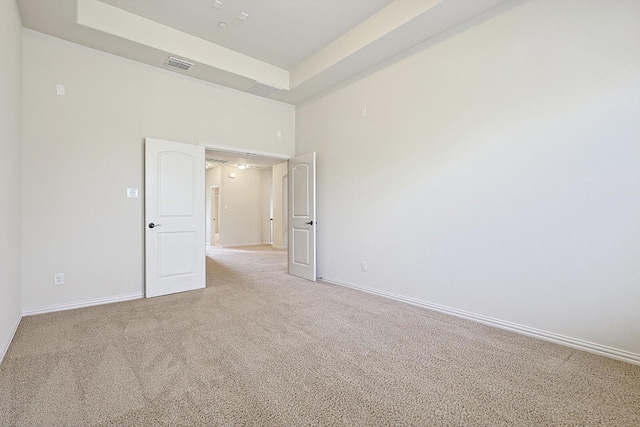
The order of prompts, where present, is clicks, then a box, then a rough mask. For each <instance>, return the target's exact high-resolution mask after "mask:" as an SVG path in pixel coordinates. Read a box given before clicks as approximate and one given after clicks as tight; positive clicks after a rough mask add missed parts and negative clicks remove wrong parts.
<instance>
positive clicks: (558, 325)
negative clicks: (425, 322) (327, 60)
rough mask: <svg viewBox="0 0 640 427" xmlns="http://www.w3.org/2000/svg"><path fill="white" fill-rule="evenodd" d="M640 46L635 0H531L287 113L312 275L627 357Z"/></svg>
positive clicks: (639, 278) (633, 297) (639, 317)
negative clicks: (304, 160) (306, 195)
mask: <svg viewBox="0 0 640 427" xmlns="http://www.w3.org/2000/svg"><path fill="white" fill-rule="evenodd" d="M639 53H640V2H636V1H624V2H623V1H593V2H583V1H554V2H542V1H533V2H528V3H525V4H524V5H522V6H520V7H518V8H515V9H513V10H511V11H509V12H506V13H505V14H503V15H500V16H498V17H496V18H495V19H493V20H489V21H487V22H484V23H482V24H480V25H479V26H477V27H475V28H472V29H470V30H467V31H465V32H462V33H460V34H457V35H453V36H452V37H450V38H448V39H446V40H445V41H443V42H442V43H440V44H437V45H435V46H432V47H430V48H428V49H426V50H423V51H421V52H419V53H416V54H414V55H413V56H410V57H408V58H405V59H403V60H401V61H400V62H398V63H395V64H394V65H391V66H388V67H387V68H384V69H381V70H379V71H378V72H376V73H373V74H371V75H368V76H365V77H363V78H362V79H360V80H357V81H355V82H353V83H351V84H349V85H346V86H345V87H342V88H340V89H338V90H336V91H334V92H333V93H330V94H327V95H326V96H324V97H322V98H320V99H317V100H315V101H313V102H310V103H309V104H308V105H305V106H302V107H299V108H298V109H297V113H296V152H297V153H305V152H308V151H311V150H315V151H317V154H318V224H319V226H318V242H319V246H318V266H319V274H320V275H321V276H323V277H325V278H329V279H330V280H334V281H336V282H338V281H340V282H342V283H346V284H352V285H354V284H355V285H361V286H365V287H368V288H370V289H374V290H378V291H383V292H388V293H391V294H394V295H397V296H404V297H409V298H413V299H415V300H418V301H422V302H427V303H431V304H439V305H442V306H445V307H449V308H453V309H456V310H462V311H465V312H467V313H474V314H479V315H482V316H486V317H490V318H493V319H497V320H498V321H507V322H513V323H515V324H518V325H524V326H526V327H528V328H537V329H540V330H543V331H548V332H551V333H554V334H558V335H564V336H567V337H571V338H576V339H579V340H584V341H586V342H591V343H596V344H599V345H602V346H606V347H611V348H614V349H619V350H623V351H626V352H631V353H635V354H636V357H637V356H638V355H639V354H640V262H639V260H640V96H638V94H639V93H640V54H639ZM364 107H366V108H367V113H368V114H367V116H366V117H361V111H362V108H364ZM362 260H365V261H368V267H369V271H368V272H367V273H363V272H361V271H360V262H361V261H362ZM637 360H640V358H638V359H637Z"/></svg>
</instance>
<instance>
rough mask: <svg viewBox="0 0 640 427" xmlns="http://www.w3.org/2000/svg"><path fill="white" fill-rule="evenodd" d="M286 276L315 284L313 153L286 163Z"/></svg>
mask: <svg viewBox="0 0 640 427" xmlns="http://www.w3.org/2000/svg"><path fill="white" fill-rule="evenodd" d="M288 180H289V207H288V211H289V218H288V219H289V226H288V229H289V261H288V264H289V274H292V275H294V276H298V277H302V278H303V279H307V280H313V281H314V282H315V280H316V153H315V152H312V153H308V154H304V155H302V156H298V157H294V158H291V159H289V175H288Z"/></svg>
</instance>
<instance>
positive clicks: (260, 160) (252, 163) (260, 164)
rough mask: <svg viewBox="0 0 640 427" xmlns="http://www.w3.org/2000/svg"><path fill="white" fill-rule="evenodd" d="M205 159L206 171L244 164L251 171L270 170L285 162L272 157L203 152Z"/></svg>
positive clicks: (214, 151)
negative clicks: (217, 167)
mask: <svg viewBox="0 0 640 427" xmlns="http://www.w3.org/2000/svg"><path fill="white" fill-rule="evenodd" d="M205 159H206V164H207V169H209V168H214V167H216V166H236V165H238V164H245V165H247V166H249V167H250V168H252V169H270V168H271V167H272V166H273V165H277V164H279V163H282V162H286V161H287V160H286V159H277V158H274V157H264V156H259V155H255V154H251V153H246V154H240V153H237V152H229V151H221V150H210V149H207V150H206V151H205ZM215 160H223V161H226V163H222V162H216V161H215Z"/></svg>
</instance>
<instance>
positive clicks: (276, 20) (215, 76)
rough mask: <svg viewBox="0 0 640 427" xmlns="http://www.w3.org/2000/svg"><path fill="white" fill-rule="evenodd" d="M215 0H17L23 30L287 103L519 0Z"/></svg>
mask: <svg viewBox="0 0 640 427" xmlns="http://www.w3.org/2000/svg"><path fill="white" fill-rule="evenodd" d="M0 1H2V0H0ZM219 1H220V2H221V3H222V4H221V5H217V8H216V7H213V6H214V5H216V2H215V0H100V1H98V0H17V2H18V8H19V10H20V16H21V18H22V23H23V25H24V27H26V28H29V29H32V30H35V31H38V32H41V33H45V34H49V35H52V36H54V37H58V38H61V39H64V40H68V41H71V42H74V43H78V44H82V45H85V46H88V47H91V48H94V49H98V50H102V51H105V52H108V53H111V54H115V55H119V56H122V57H125V58H129V59H132V60H135V61H139V62H143V63H146V64H150V65H153V66H156V67H160V68H165V69H168V70H171V71H175V72H178V73H182V74H186V75H189V76H192V77H194V78H198V79H202V80H206V81H210V82H213V83H216V84H220V85H223V86H227V87H230V88H233V89H238V90H245V89H246V88H247V87H249V86H250V85H251V84H253V83H254V82H255V81H259V82H262V83H265V84H267V85H269V86H273V87H277V88H282V90H280V91H279V92H277V93H276V94H275V95H273V96H271V98H272V99H275V100H278V101H282V102H286V103H290V104H299V103H301V102H303V101H305V100H307V99H309V98H311V97H313V96H315V95H317V94H319V93H321V92H323V91H326V90H328V89H330V88H331V87H333V86H335V85H338V84H340V83H341V82H343V81H345V80H347V79H349V78H351V77H353V76H355V75H358V74H360V73H362V72H365V71H366V70H368V69H370V68H371V67H375V66H376V65H378V64H381V63H384V62H387V61H389V60H390V59H392V58H394V57H396V56H398V55H399V54H401V53H403V52H405V51H407V50H409V49H411V48H413V47H415V46H417V45H421V44H424V43H428V42H429V41H431V40H436V39H437V38H438V37H440V36H441V35H442V34H443V33H445V32H447V31H456V29H457V28H463V27H464V26H465V25H467V23H468V22H469V20H471V19H472V18H474V17H477V16H478V15H483V14H491V13H497V12H496V10H499V9H501V8H500V7H499V6H501V5H503V4H508V3H513V2H517V1H520V0H509V1H507V0H395V1H392V0H219ZM240 12H245V13H247V14H248V15H249V16H248V18H247V20H246V21H241V20H239V19H238V15H239V14H240ZM220 21H224V22H225V23H227V28H225V29H222V28H220V27H219V26H218V22H220ZM169 55H171V56H175V57H178V58H181V59H185V60H187V61H189V62H193V63H194V64H195V65H194V67H193V68H192V69H191V70H190V71H188V72H185V71H178V70H175V69H173V68H167V67H166V66H165V65H164V64H165V62H166V60H167V58H168V56H169Z"/></svg>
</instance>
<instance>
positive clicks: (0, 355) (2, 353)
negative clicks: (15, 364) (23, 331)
mask: <svg viewBox="0 0 640 427" xmlns="http://www.w3.org/2000/svg"><path fill="white" fill-rule="evenodd" d="M21 320H22V316H20V317H18V320H16V322H15V325H13V328H12V330H11V334H9V339H8V340H7V341H6V342H4V343H2V348H0V363H2V361H3V360H4V356H5V354H7V350H9V345H10V344H11V341H13V337H14V336H15V334H16V331H17V330H18V326H19V325H20V321H21Z"/></svg>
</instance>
